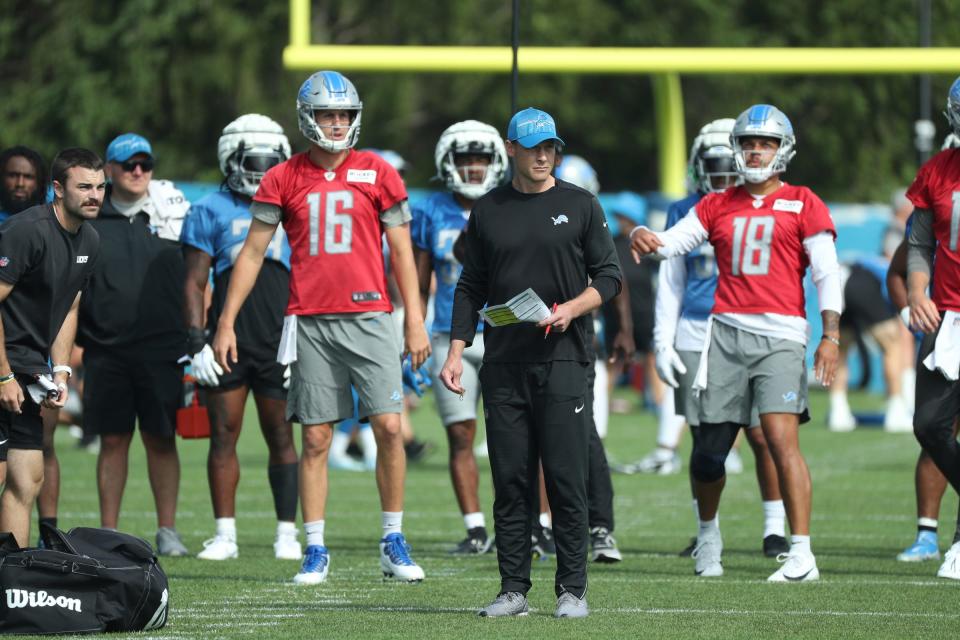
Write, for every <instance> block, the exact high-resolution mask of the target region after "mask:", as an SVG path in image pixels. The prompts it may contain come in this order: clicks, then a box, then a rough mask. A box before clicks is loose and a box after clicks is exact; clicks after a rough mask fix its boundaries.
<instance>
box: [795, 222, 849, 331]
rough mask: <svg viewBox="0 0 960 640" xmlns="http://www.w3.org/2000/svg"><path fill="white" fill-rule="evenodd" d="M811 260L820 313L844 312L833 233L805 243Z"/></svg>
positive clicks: (819, 235) (807, 240)
mask: <svg viewBox="0 0 960 640" xmlns="http://www.w3.org/2000/svg"><path fill="white" fill-rule="evenodd" d="M803 248H804V250H805V251H806V253H807V258H808V259H809V260H810V269H811V271H812V274H811V275H812V276H813V284H815V285H816V287H817V298H818V300H819V302H820V311H836V312H837V313H841V312H842V311H843V290H842V288H841V287H840V263H839V262H838V261H837V247H836V245H835V244H834V241H833V233H832V232H831V231H822V232H820V233H818V234H816V235H813V236H810V237H809V238H806V239H805V240H804V241H803Z"/></svg>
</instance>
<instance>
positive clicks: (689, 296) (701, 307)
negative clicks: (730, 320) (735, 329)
mask: <svg viewBox="0 0 960 640" xmlns="http://www.w3.org/2000/svg"><path fill="white" fill-rule="evenodd" d="M702 197H703V196H701V195H700V194H699V193H694V194H692V195H689V196H687V197H686V198H684V199H683V200H678V201H676V202H674V203H673V204H671V205H670V208H669V209H668V210H667V226H666V228H667V229H669V228H670V227H672V226H673V225H675V224H677V223H678V222H679V221H680V220H681V219H682V218H683V217H684V216H686V215H687V213H689V212H690V207H694V206H696V204H697V203H698V202H700V198H702ZM684 262H685V264H686V267H687V286H686V288H685V289H684V290H683V302H682V304H681V306H680V316H681V317H684V318H690V319H692V320H706V319H707V318H708V317H709V316H710V310H711V309H713V294H714V293H715V292H716V290H717V263H716V260H714V258H713V246H712V245H711V244H710V243H708V242H704V243H703V244H701V245H700V246H699V247H697V248H696V249H694V250H693V251H691V252H690V253H688V254H687V255H685V256H684Z"/></svg>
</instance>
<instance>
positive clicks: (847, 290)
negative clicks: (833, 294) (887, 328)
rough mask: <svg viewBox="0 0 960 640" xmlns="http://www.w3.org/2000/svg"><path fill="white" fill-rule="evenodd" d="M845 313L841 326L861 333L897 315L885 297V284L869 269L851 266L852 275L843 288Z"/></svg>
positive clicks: (841, 319)
mask: <svg viewBox="0 0 960 640" xmlns="http://www.w3.org/2000/svg"><path fill="white" fill-rule="evenodd" d="M843 300H844V302H843V306H844V308H843V314H842V315H841V316H840V326H841V327H843V328H845V329H853V330H855V331H859V332H861V333H863V332H865V331H866V330H867V329H869V328H870V327H872V326H874V325H876V324H880V323H881V322H884V321H886V320H890V319H893V318H896V317H897V314H896V312H895V311H894V310H893V308H892V307H891V306H890V303H888V302H887V299H886V298H884V297H883V284H882V283H881V282H880V281H879V280H877V277H876V276H875V275H874V274H873V273H872V272H870V271H869V270H867V269H864V268H863V267H861V266H859V265H853V266H852V267H850V277H849V278H847V284H846V286H844V288H843Z"/></svg>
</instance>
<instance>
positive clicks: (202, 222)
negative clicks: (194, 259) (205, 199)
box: [180, 204, 216, 256]
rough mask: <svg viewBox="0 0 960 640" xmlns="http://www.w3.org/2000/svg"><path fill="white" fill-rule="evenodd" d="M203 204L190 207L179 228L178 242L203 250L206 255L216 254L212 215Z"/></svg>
mask: <svg viewBox="0 0 960 640" xmlns="http://www.w3.org/2000/svg"><path fill="white" fill-rule="evenodd" d="M210 213H211V212H210V210H209V209H208V208H207V207H205V206H204V205H203V204H195V205H193V206H192V207H190V210H189V211H188V212H187V217H186V218H185V219H184V221H183V228H182V229H181V230H180V243H181V244H183V245H186V246H188V247H194V248H195V249H199V250H200V251H203V252H204V253H206V254H207V255H208V256H214V255H216V249H215V247H214V246H213V244H214V238H215V234H214V229H213V222H214V221H213V216H212V215H210Z"/></svg>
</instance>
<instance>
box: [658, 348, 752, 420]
mask: <svg viewBox="0 0 960 640" xmlns="http://www.w3.org/2000/svg"><path fill="white" fill-rule="evenodd" d="M677 355H679V356H680V360H681V362H683V366H685V367H686V368H687V372H686V373H681V374H678V375H677V382H678V383H679V386H678V387H677V388H676V389H674V390H673V402H674V405H675V407H676V408H675V409H674V410H675V412H676V413H677V415H681V416H683V417H685V418H686V419H687V424H689V425H690V426H693V427H696V426H699V425H700V397H699V396H698V395H697V394H695V393H694V392H693V381H694V378H696V377H697V367H698V366H700V352H699V351H677ZM708 380H709V378H708ZM750 426H751V427H758V426H760V412H759V411H757V405H756V403H754V405H753V407H751V408H750Z"/></svg>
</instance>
